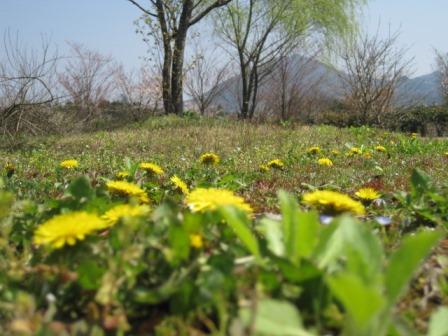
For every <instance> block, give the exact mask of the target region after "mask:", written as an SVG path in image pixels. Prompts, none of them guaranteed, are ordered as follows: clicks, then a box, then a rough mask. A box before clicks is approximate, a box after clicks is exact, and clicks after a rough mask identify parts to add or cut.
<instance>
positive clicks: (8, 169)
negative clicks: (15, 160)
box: [5, 162, 16, 177]
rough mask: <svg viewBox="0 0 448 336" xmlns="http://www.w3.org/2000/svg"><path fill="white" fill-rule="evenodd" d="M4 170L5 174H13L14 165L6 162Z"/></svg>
mask: <svg viewBox="0 0 448 336" xmlns="http://www.w3.org/2000/svg"><path fill="white" fill-rule="evenodd" d="M5 171H6V176H7V177H11V176H13V175H14V172H15V171H16V167H15V166H14V165H13V164H12V163H11V162H7V163H6V164H5Z"/></svg>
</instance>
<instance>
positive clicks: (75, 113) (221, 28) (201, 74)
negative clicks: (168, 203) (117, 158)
mask: <svg viewBox="0 0 448 336" xmlns="http://www.w3.org/2000/svg"><path fill="white" fill-rule="evenodd" d="M125 1H127V2H129V3H130V5H132V6H135V7H136V8H138V10H139V11H140V13H141V18H140V20H138V21H137V32H138V33H139V34H140V35H141V36H142V39H143V41H144V42H145V43H147V45H148V51H149V53H148V55H147V58H146V62H145V63H144V64H143V66H142V67H141V69H139V70H138V71H135V70H133V71H127V70H125V68H124V67H123V66H122V65H119V64H117V63H116V62H115V61H114V60H113V59H112V58H111V57H109V56H106V55H102V54H101V53H99V52H98V51H95V50H90V49H88V48H86V47H85V46H83V45H81V44H78V43H74V42H70V43H69V54H68V55H59V54H58V53H57V52H55V51H53V48H52V47H51V43H50V41H48V40H45V39H44V40H42V43H41V47H40V48H39V49H38V50H31V49H30V48H27V47H26V46H24V45H22V43H21V41H20V37H19V36H18V34H16V33H12V32H10V31H6V32H4V37H3V49H4V54H5V57H4V59H0V130H1V134H2V135H7V136H10V137H13V136H14V135H15V134H18V133H24V134H41V133H48V132H60V131H61V130H63V131H64V132H66V131H79V130H89V129H97V128H100V127H101V128H104V127H106V128H111V127H115V126H120V125H123V124H124V123H127V122H139V121H142V120H144V119H146V118H148V117H151V116H154V115H162V114H177V115H183V114H185V113H188V114H189V113H190V111H193V112H197V113H198V114H200V115H202V116H209V115H217V114H222V115H228V116H229V115H230V116H235V117H237V118H239V119H244V120H251V121H262V120H269V121H274V122H276V121H283V122H285V121H292V122H299V123H303V124H314V123H325V124H332V125H336V126H357V125H372V126H378V127H384V128H389V129H395V130H402V131H412V132H414V131H418V132H421V133H423V134H434V135H439V136H442V135H444V134H446V132H447V129H448V127H447V122H448V121H447V120H448V116H447V115H448V112H447V110H448V108H447V106H448V54H445V53H443V52H441V51H435V59H436V62H435V64H436V67H437V71H438V72H437V73H438V74H439V82H440V93H441V95H442V96H443V97H444V102H443V104H441V105H440V106H425V105H423V104H422V103H421V100H418V99H417V100H414V101H410V100H409V99H402V98H403V97H399V94H400V92H399V90H398V89H399V87H400V85H401V84H402V82H403V79H404V78H406V77H407V76H409V74H410V70H411V66H412V61H413V60H412V59H411V58H408V57H407V50H406V49H404V48H401V47H400V46H399V34H398V33H391V34H389V35H388V36H386V37H381V36H380V34H379V32H377V33H376V34H374V35H368V34H366V33H363V32H362V31H360V30H359V29H358V27H357V23H356V17H357V11H358V10H359V8H360V7H361V5H362V4H363V3H364V1H362V0H340V1H331V0H319V1H317V0H307V1H303V0H275V1H274V0H183V1H180V0H150V1H138V0H125ZM378 31H379V29H378ZM204 32H206V34H208V35H206V34H205V35H206V36H204V37H203V36H202V35H203V33H204ZM204 40H206V41H205V42H204ZM330 51H331V52H330ZM323 64H325V66H326V67H328V68H329V69H331V68H334V69H336V68H338V69H341V71H334V73H336V74H337V76H338V77H337V78H336V79H333V81H332V82H331V81H329V80H328V78H326V76H325V73H322V71H321V69H320V67H322V66H323ZM335 84H337V85H335ZM332 85H333V86H332ZM323 86H324V87H325V88H326V91H327V92H323V91H322V89H321V88H322V87H323ZM226 99H227V100H229V101H232V102H233V105H232V107H231V108H229V107H228V106H227V107H226V106H223V105H226V104H223V100H226ZM184 100H185V101H184Z"/></svg>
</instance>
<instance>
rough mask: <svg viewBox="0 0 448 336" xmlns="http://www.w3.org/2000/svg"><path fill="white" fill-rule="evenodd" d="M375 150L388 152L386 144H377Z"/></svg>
mask: <svg viewBox="0 0 448 336" xmlns="http://www.w3.org/2000/svg"><path fill="white" fill-rule="evenodd" d="M375 150H376V151H377V152H383V153H384V152H386V151H387V150H386V147H384V146H380V145H378V146H375Z"/></svg>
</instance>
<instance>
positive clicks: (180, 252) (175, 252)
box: [169, 224, 190, 264]
mask: <svg viewBox="0 0 448 336" xmlns="http://www.w3.org/2000/svg"><path fill="white" fill-rule="evenodd" d="M169 240H170V247H171V249H170V252H171V254H170V261H171V263H173V264H177V263H179V262H180V261H183V260H186V259H188V256H189V255H190V237H189V235H188V234H187V232H186V231H185V230H184V228H183V227H181V226H179V225H176V224H173V225H172V226H171V227H170V229H169Z"/></svg>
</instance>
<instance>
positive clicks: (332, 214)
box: [0, 117, 448, 336]
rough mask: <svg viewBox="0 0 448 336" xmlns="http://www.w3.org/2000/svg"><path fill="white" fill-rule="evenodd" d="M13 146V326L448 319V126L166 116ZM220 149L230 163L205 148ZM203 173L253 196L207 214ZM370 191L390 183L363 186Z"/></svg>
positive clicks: (209, 182)
mask: <svg viewBox="0 0 448 336" xmlns="http://www.w3.org/2000/svg"><path fill="white" fill-rule="evenodd" d="M313 147H314V149H313ZM316 147H317V148H316ZM0 152H1V163H2V164H3V166H4V167H5V168H4V171H3V180H2V181H3V182H2V183H0V185H1V190H3V191H2V193H1V195H0V201H1V202H0V211H1V212H0V220H2V221H3V225H2V230H1V232H2V235H1V240H0V257H1V259H2V261H0V273H1V274H2V275H1V276H0V295H1V297H0V302H4V303H2V304H0V325H1V326H0V332H1V334H30V335H31V334H38V333H40V334H41V335H47V334H51V333H53V334H55V335H72V334H73V335H75V334H76V333H81V334H92V335H101V334H103V333H107V332H108V333H118V334H120V333H122V334H142V335H146V334H151V333H154V334H157V335H183V334H185V335H203V334H215V335H226V334H231V335H251V334H252V335H314V334H315V335H320V334H324V333H326V334H341V333H343V334H347V335H386V334H388V335H411V334H413V333H414V331H411V330H415V333H416V334H418V333H426V332H428V335H431V336H435V335H444V334H443V333H440V332H448V330H447V329H446V327H445V326H444V325H445V323H443V321H444V319H445V318H448V313H447V311H446V310H443V309H439V308H440V307H441V306H443V305H448V253H447V251H448V246H447V244H446V237H447V230H448V224H447V221H448V192H447V186H448V183H447V181H448V169H447V168H446V166H447V164H448V141H447V140H446V139H427V138H421V137H419V136H418V135H411V134H399V133H390V132H386V131H383V130H378V129H372V128H367V127H361V128H348V129H338V128H334V127H329V126H314V127H308V126H294V125H283V126H281V125H267V124H260V125H254V124H248V123H242V122H237V121H230V120H225V119H193V118H176V117H161V118H154V119H150V120H148V121H147V122H145V123H144V124H141V125H134V126H132V127H126V128H123V129H118V130H114V131H110V132H105V131H101V132H96V133H89V134H69V135H67V136H51V137H42V138H29V139H26V140H25V141H23V142H22V143H21V144H20V145H17V146H15V147H14V148H13V149H11V148H8V147H6V146H4V147H2V149H0ZM208 152H211V153H215V154H216V155H217V156H218V157H219V163H216V164H204V163H202V162H201V161H200V157H201V155H202V154H204V153H208ZM320 159H329V160H324V161H322V160H321V161H319V160H320ZM64 160H76V162H77V164H76V165H74V166H76V167H73V168H64V167H61V165H60V163H61V162H62V161H64ZM272 160H279V161H280V163H279V164H275V163H271V165H270V167H269V162H270V161H272ZM141 162H150V163H155V164H157V165H159V166H160V167H161V168H162V169H163V173H161V174H158V173H157V172H154V171H153V173H152V174H151V173H150V171H151V170H149V171H148V170H147V172H146V173H144V169H141V168H142V167H140V169H139V164H140V163H141ZM119 172H125V173H126V176H122V179H124V180H125V181H128V182H130V183H134V184H136V185H138V186H139V187H140V188H141V190H142V192H143V193H145V194H146V195H147V197H148V198H149V207H150V208H151V211H150V214H148V213H147V212H146V210H145V209H146V208H144V207H146V205H138V203H147V202H144V201H143V200H142V197H141V195H142V194H141V193H140V194H134V196H136V195H137V197H136V198H132V197H130V198H129V199H128V198H127V197H123V193H121V194H120V195H118V197H117V195H116V193H114V190H113V189H111V187H110V186H109V185H108V183H109V181H112V180H117V174H118V173H119ZM173 175H177V176H178V177H179V178H180V179H181V180H183V181H185V182H186V184H187V186H188V188H189V190H190V191H191V193H184V194H182V193H181V192H179V190H178V188H176V185H175V184H173V182H172V181H171V180H170V177H172V176H173ZM83 176H84V177H83ZM85 177H87V178H85ZM198 188H205V189H206V190H210V189H209V188H219V189H226V190H228V191H229V193H230V192H232V193H234V194H236V195H239V196H242V198H243V199H244V202H245V204H246V205H247V206H250V207H251V209H252V210H251V211H245V208H244V206H240V205H241V204H240V203H238V202H242V200H241V199H238V200H236V198H232V197H236V196H234V195H231V196H229V199H230V201H228V199H225V197H224V196H221V194H220V195H214V196H213V199H212V200H211V201H210V200H209V202H211V203H213V204H214V203H219V202H220V201H221V200H224V199H225V200H224V201H222V202H223V204H224V205H226V204H234V205H235V207H226V206H224V207H220V205H219V204H218V205H217V207H216V208H210V209H209V210H207V211H202V210H201V211H195V206H198V207H200V206H204V207H206V205H204V204H205V203H203V201H202V200H201V202H202V203H200V202H199V201H197V200H196V202H197V203H194V202H193V201H192V200H191V199H192V198H193V196H192V194H194V190H197V189H198ZM207 188H208V189H207ZM361 188H373V189H375V191H376V192H377V193H378V195H377V196H375V197H371V199H363V197H362V196H360V195H359V194H358V195H357V194H356V193H357V191H359V189H361ZM280 190H283V191H284V192H280V193H279V191H280ZM316 190H331V191H336V192H339V193H340V194H344V196H348V197H351V199H350V201H347V202H356V204H357V205H359V206H362V207H363V210H362V213H361V211H358V212H356V211H351V209H352V208H350V206H348V208H344V206H345V204H343V206H342V208H341V207H340V206H339V205H335V204H333V203H332V204H327V203H326V202H327V201H322V200H318V201H316V202H314V203H313V202H312V201H309V202H307V201H306V199H307V196H306V195H307V194H308V195H309V194H310V193H313V192H314V191H316ZM218 193H219V192H218ZM131 196H132V195H131ZM341 197H343V196H341ZM232 200H233V201H232ZM333 201H334V202H336V203H337V202H342V201H340V200H339V199H338V200H330V201H328V202H330V203H331V202H333ZM189 202H190V203H189ZM226 202H227V203H226ZM342 203H343V202H342ZM123 204H129V206H130V207H141V208H138V209H139V211H141V212H140V213H138V211H137V210H135V211H137V212H136V213H133V214H127V215H126V216H125V217H126V218H125V217H123V218H121V217H120V218H118V217H117V218H116V220H115V222H114V224H113V225H112V224H111V225H109V226H107V227H101V228H100V229H97V230H93V231H95V233H94V234H93V233H92V232H93V231H92V230H91V231H88V230H87V229H86V230H87V231H86V234H85V235H84V234H81V233H80V234H79V235H75V236H74V238H73V239H74V240H73V241H71V240H66V241H65V244H63V245H64V246H62V248H61V246H56V245H58V244H57V243H55V242H54V241H53V244H51V243H48V242H49V241H45V239H44V240H41V241H39V240H38V239H36V235H37V233H36V232H38V228H39V226H40V225H43V224H45V223H48V221H51V219H52V218H58V216H63V215H64V214H69V215H70V214H73V213H80V212H83V213H84V214H86V213H87V214H95V216H97V215H98V218H100V217H101V218H104V216H105V214H106V213H107V211H108V210H110V209H112V208H113V207H114V206H117V205H123ZM207 204H208V203H207ZM350 204H351V203H350ZM332 205H333V207H332ZM135 209H137V208H135ZM207 209H208V208H207ZM345 212H352V215H351V216H347V215H344V214H343V215H342V216H339V215H340V214H342V213H345ZM279 214H280V216H278V215H279ZM92 220H93V219H92ZM330 220H331V224H330V225H322V224H319V222H324V223H327V222H328V221H330ZM65 221H66V223H69V222H70V220H69V219H66V220H65ZM76 221H77V223H80V222H79V221H82V220H81V219H77V220H76ZM86 222H87V220H86ZM128 222H129V223H128ZM61 223H64V221H61ZM126 223H127V224H126ZM75 224H76V223H75ZM327 224H328V223H327ZM60 225H63V224H60ZM67 225H69V224H67ZM76 225H78V224H76ZM52 234H53V233H52ZM85 236H88V238H86V237H85ZM75 241H76V244H75ZM47 243H48V244H47ZM46 245H48V246H46ZM72 245H73V246H72ZM431 251H432V252H431ZM428 256H430V257H429V258H428ZM424 260H426V262H425V263H424V266H423V270H422V268H420V266H419V265H421V264H422V262H423V261H424ZM416 274H417V276H415V275H416ZM411 278H412V279H413V280H412V282H410V281H411ZM409 283H410V284H409ZM279 312H281V313H279ZM435 312H437V313H435ZM434 313H435V314H434ZM431 314H433V317H432V320H431V317H430V316H431ZM430 320H431V322H430V327H429V331H428V323H429V321H430ZM431 332H432V333H431ZM437 332H439V333H437Z"/></svg>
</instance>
